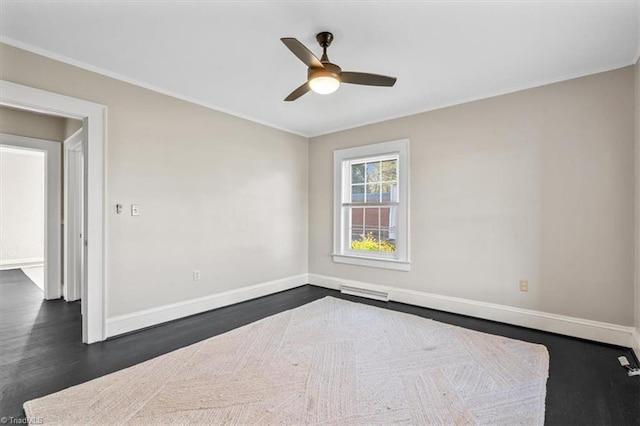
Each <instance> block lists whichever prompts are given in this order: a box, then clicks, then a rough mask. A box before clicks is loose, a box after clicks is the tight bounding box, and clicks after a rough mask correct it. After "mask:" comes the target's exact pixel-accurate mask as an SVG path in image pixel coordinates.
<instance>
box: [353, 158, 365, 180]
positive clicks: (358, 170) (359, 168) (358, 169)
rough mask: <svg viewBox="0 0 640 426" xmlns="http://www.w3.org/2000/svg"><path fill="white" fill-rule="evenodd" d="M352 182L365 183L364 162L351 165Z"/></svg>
mask: <svg viewBox="0 0 640 426" xmlns="http://www.w3.org/2000/svg"><path fill="white" fill-rule="evenodd" d="M351 183H364V163H362V164H352V165H351Z"/></svg>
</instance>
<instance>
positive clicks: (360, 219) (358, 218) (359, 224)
mask: <svg viewBox="0 0 640 426" xmlns="http://www.w3.org/2000/svg"><path fill="white" fill-rule="evenodd" d="M363 227H364V209H363V208H361V207H354V208H352V209H351V224H350V228H352V229H353V228H363Z"/></svg>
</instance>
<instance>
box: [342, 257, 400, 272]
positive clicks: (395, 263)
mask: <svg viewBox="0 0 640 426" xmlns="http://www.w3.org/2000/svg"><path fill="white" fill-rule="evenodd" d="M332 256H333V261H334V262H336V263H347V264H350V265H358V266H370V267H372V268H382V269H393V270H395V271H405V272H408V271H410V270H411V262H405V261H402V260H395V259H374V258H371V257H363V256H353V255H348V254H338V253H333V254H332Z"/></svg>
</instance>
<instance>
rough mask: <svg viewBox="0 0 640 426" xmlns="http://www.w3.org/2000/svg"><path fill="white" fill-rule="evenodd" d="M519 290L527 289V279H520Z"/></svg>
mask: <svg viewBox="0 0 640 426" xmlns="http://www.w3.org/2000/svg"><path fill="white" fill-rule="evenodd" d="M520 291H529V281H527V280H520Z"/></svg>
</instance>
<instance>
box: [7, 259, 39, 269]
mask: <svg viewBox="0 0 640 426" xmlns="http://www.w3.org/2000/svg"><path fill="white" fill-rule="evenodd" d="M42 265H44V258H43V257H34V258H28V259H12V260H3V261H2V262H0V271H5V270H7V269H20V268H29V267H31V266H42Z"/></svg>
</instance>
